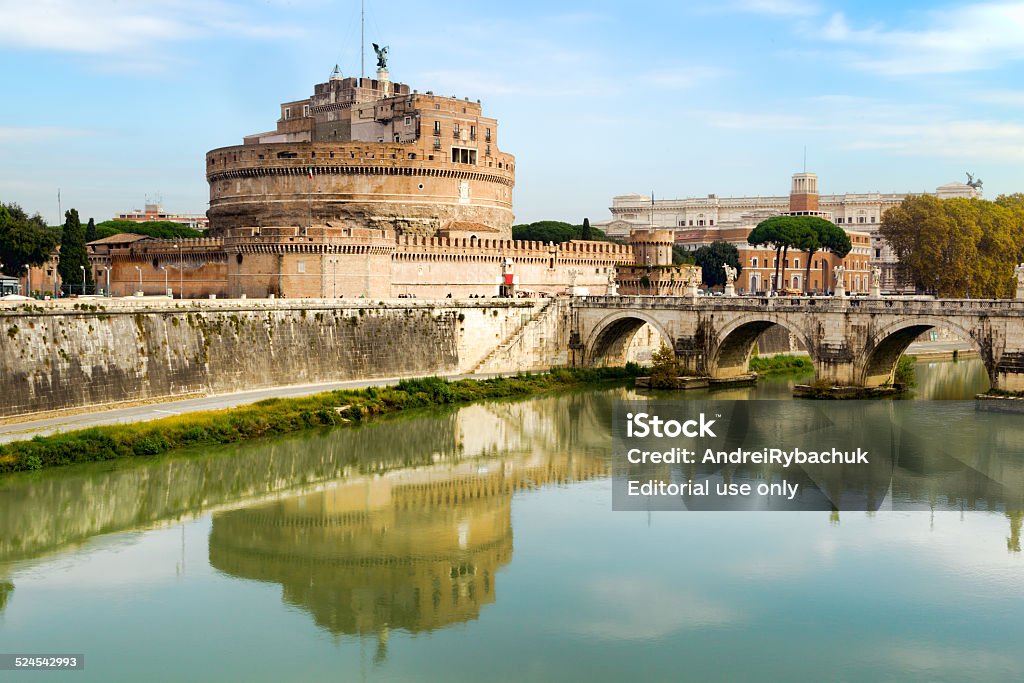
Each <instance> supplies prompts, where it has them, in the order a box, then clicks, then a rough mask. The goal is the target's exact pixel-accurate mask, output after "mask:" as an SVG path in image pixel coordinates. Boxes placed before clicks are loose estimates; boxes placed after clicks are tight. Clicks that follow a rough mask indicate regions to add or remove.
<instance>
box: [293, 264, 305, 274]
mask: <svg viewBox="0 0 1024 683" xmlns="http://www.w3.org/2000/svg"><path fill="white" fill-rule="evenodd" d="M295 270H296V271H298V272H300V273H305V272H306V262H305V261H299V262H298V263H296V264H295Z"/></svg>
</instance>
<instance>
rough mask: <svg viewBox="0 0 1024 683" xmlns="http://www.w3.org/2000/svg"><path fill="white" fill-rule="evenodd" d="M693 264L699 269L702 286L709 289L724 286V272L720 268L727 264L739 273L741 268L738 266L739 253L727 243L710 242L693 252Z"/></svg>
mask: <svg viewBox="0 0 1024 683" xmlns="http://www.w3.org/2000/svg"><path fill="white" fill-rule="evenodd" d="M693 262H694V263H695V264H696V265H698V266H700V267H701V272H702V273H703V280H704V284H706V285H707V286H709V287H714V286H715V285H724V284H725V271H724V270H723V269H722V266H724V265H726V264H728V265H730V266H732V267H733V268H735V269H736V272H737V273H739V272H740V271H741V270H742V269H743V266H742V265H740V252H739V250H738V249H736V247H734V246H733V245H731V244H729V243H728V242H712V243H711V244H706V245H704V246H702V247H700V248H699V249H697V251H695V252H693Z"/></svg>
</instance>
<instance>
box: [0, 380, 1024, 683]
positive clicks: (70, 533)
mask: <svg viewBox="0 0 1024 683" xmlns="http://www.w3.org/2000/svg"><path fill="white" fill-rule="evenodd" d="M917 377H918V387H917V389H916V396H917V398H921V399H958V398H959V399H968V398H970V397H972V396H973V395H974V393H976V392H978V391H983V390H984V389H986V388H987V379H986V377H985V373H984V369H983V367H982V366H981V363H980V362H979V361H976V360H972V361H963V362H960V363H934V364H930V365H924V364H921V365H918V367H917ZM804 379H806V378H794V377H785V378H774V379H768V380H764V381H762V382H761V383H760V384H759V385H758V386H756V387H752V388H746V389H730V390H727V391H720V392H716V393H715V394H714V398H715V399H716V400H717V399H751V398H756V399H784V398H789V396H790V392H791V388H792V385H793V384H794V383H795V382H797V381H802V380H804ZM631 396H634V392H633V391H632V390H631V389H625V388H615V389H603V390H588V391H575V392H566V393H562V394H558V395H554V396H542V397H538V398H535V399H533V400H526V401H495V402H487V403H481V404H476V405H470V406H465V407H461V408H457V409H451V410H429V411H422V412H415V413H409V414H404V415H401V416H397V417H394V418H391V419H384V420H379V421H377V422H375V423H373V424H369V425H365V426H362V427H358V428H342V429H335V430H325V431H318V432H308V433H303V434H299V435H295V436H291V437H288V438H280V439H274V440H267V441H263V442H259V443H249V444H243V445H236V446H229V447H221V448H210V449H204V450H202V451H197V452H194V453H184V454H180V455H177V456H175V457H171V458H160V459H153V460H134V461H116V462H109V463H96V464H92V465H89V466H76V467H69V468H63V469H58V470H50V471H44V472H40V473H33V474H25V475H14V476H8V477H5V478H2V479H0V643H2V645H0V652H2V653H81V654H84V655H85V668H84V670H82V671H78V672H75V673H73V674H70V673H50V674H41V673H40V674H33V675H32V676H28V677H32V678H33V680H35V678H34V677H35V676H39V677H40V678H43V679H46V678H49V677H63V678H69V679H73V680H76V681H114V680H117V681H307V680H308V681H314V680H316V681H319V680H344V681H350V680H351V681H360V680H369V681H407V680H408V681H412V680H415V681H446V682H450V681H480V680H492V681H631V680H664V681H676V680H728V681H733V680H792V681H802V680H806V681H822V680H901V681H902V680H951V681H953V680H955V681H960V680H966V679H970V680H998V681H1003V680H1012V679H1020V678H1021V677H1022V676H1024V651H1022V650H1021V648H1020V635H1021V633H1024V581H1022V578H1024V559H1022V555H1021V543H1020V529H1021V520H1022V516H1021V514H1020V513H1019V512H1018V510H1020V509H1021V505H1020V503H1021V498H1022V495H1024V449H1022V448H1020V446H1024V434H1022V435H1021V436H1020V440H1019V441H1017V439H1018V435H1017V431H1016V423H1015V422H1009V421H1007V422H1005V423H999V424H1005V425H1006V427H1005V428H1000V430H999V434H1000V437H999V438H1000V439H1002V441H1008V442H1009V445H1008V446H1006V448H1004V449H1003V451H1000V452H1001V453H1003V455H1001V456H999V457H998V458H996V459H995V461H993V459H992V458H988V459H987V460H986V461H985V463H984V473H983V474H984V476H982V475H979V474H978V472H979V471H980V470H976V471H975V473H974V476H971V477H963V476H953V475H952V474H951V472H950V471H949V469H948V468H946V467H944V466H943V465H942V463H941V462H938V461H936V462H931V461H928V460H927V459H926V461H924V462H914V463H912V466H911V465H908V466H905V467H904V466H900V467H898V468H897V470H896V472H895V473H894V477H893V481H892V485H891V491H890V494H891V496H892V498H893V499H894V500H898V501H900V502H901V503H905V504H907V506H908V507H916V508H918V509H915V510H909V509H891V510H885V511H880V512H874V513H865V512H859V513H851V512H827V511H826V512H768V513H763V512H718V513H715V512H692V511H691V512H661V513H643V512H613V511H612V510H611V488H612V484H611V480H610V479H609V477H608V472H609V449H610V436H609V424H608V423H609V420H610V415H611V411H612V403H613V401H615V400H616V399H620V398H628V397H631ZM687 396H691V395H687ZM692 396H694V397H701V394H700V393H699V392H698V393H696V394H693V395H692ZM704 398H707V396H704ZM1001 419H1005V420H1017V421H1019V422H1020V423H1021V426H1022V429H1024V420H1022V419H1020V418H1019V417H1006V416H1004V417H1003V418H1001ZM935 437H936V438H937V439H943V438H944V436H943V434H941V433H939V434H936V435H935ZM971 438H975V437H971ZM976 438H977V439H979V443H980V442H981V440H982V439H989V438H992V437H991V435H990V434H989V435H986V436H984V437H982V436H978V437H976ZM987 443H989V442H988V441H984V444H987ZM984 444H982V445H984ZM1018 444H1019V445H1018ZM1004 445H1005V444H1004ZM979 449H980V447H979ZM1006 452H1009V453H1011V455H1006V454H1005V453H1006ZM1014 455H1018V456H1019V457H1014ZM4 674H6V675H7V676H8V678H3V676H4ZM22 678H26V679H27V677H26V675H25V674H11V673H10V672H0V679H3V680H21V679H22Z"/></svg>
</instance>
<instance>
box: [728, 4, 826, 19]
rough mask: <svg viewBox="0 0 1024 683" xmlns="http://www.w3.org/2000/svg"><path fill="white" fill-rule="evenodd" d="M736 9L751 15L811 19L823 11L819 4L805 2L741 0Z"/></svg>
mask: <svg viewBox="0 0 1024 683" xmlns="http://www.w3.org/2000/svg"><path fill="white" fill-rule="evenodd" d="M734 9H735V10H737V11H740V12H749V13H751V14H774V15H778V16H784V17H810V16H814V15H815V14H818V13H819V12H820V11H821V8H820V7H819V6H818V4H817V3H815V2H807V1H805V0H740V2H737V3H736V5H735V6H734Z"/></svg>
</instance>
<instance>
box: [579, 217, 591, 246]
mask: <svg viewBox="0 0 1024 683" xmlns="http://www.w3.org/2000/svg"><path fill="white" fill-rule="evenodd" d="M580 239H584V240H588V241H589V240H592V239H594V231H593V230H591V229H590V219H589V218H584V219H583V229H582V230H581V231H580Z"/></svg>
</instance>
